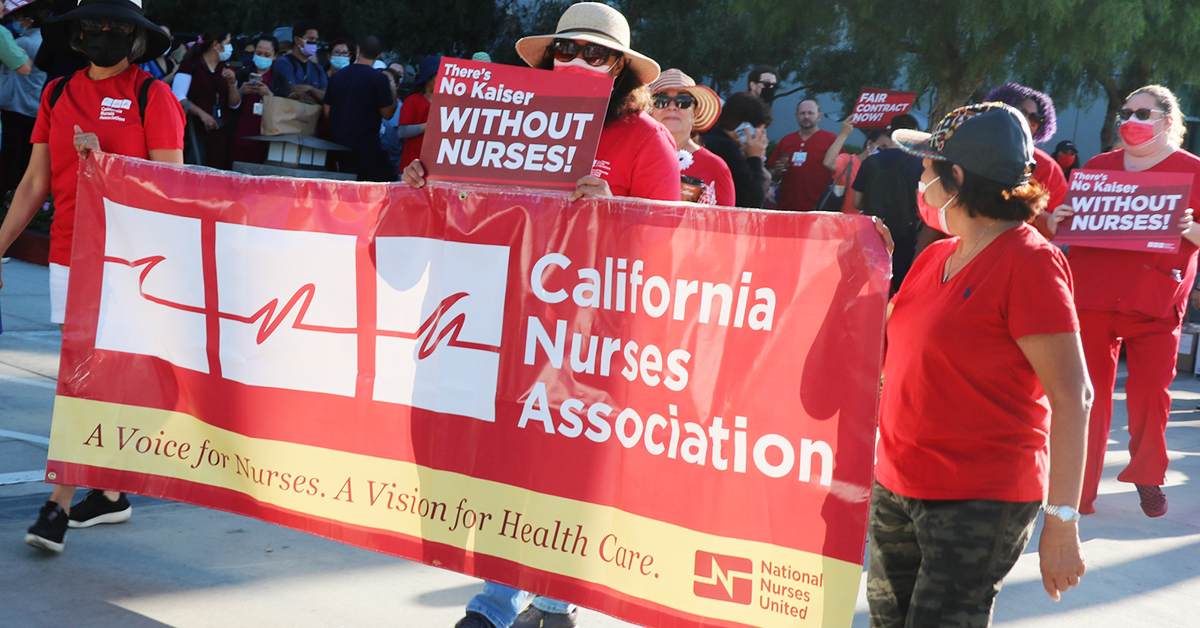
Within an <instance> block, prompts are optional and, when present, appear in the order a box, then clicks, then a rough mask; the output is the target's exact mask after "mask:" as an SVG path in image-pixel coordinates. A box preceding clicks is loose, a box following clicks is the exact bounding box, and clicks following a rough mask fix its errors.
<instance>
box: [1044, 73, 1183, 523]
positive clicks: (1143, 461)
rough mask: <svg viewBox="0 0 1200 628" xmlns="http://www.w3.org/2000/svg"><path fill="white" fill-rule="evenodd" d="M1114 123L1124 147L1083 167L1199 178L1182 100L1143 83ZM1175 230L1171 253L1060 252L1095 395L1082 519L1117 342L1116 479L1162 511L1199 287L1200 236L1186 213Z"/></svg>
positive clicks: (1100, 462)
mask: <svg viewBox="0 0 1200 628" xmlns="http://www.w3.org/2000/svg"><path fill="white" fill-rule="evenodd" d="M1120 117H1121V119H1122V120H1124V122H1123V123H1122V124H1121V127H1120V128H1119V129H1118V132H1119V133H1120V134H1121V138H1122V139H1123V140H1124V141H1125V148H1123V149H1121V150H1116V151H1112V152H1109V153H1104V154H1102V155H1097V156H1095V157H1093V158H1092V159H1091V160H1090V161H1088V163H1087V166H1085V167H1086V168H1089V169H1093V170H1126V171H1133V170H1147V171H1151V172H1190V173H1195V174H1196V177H1197V181H1200V159H1198V158H1197V157H1196V156H1195V155H1192V154H1191V153H1189V152H1187V151H1185V150H1183V149H1181V148H1180V145H1181V144H1182V143H1183V134H1184V131H1185V130H1186V128H1185V126H1184V122H1183V114H1182V113H1181V112H1180V111H1179V102H1178V101H1177V100H1176V99H1175V95H1174V94H1172V93H1171V91H1170V90H1168V89H1167V88H1165V87H1162V86H1160V85H1150V86H1148V87H1143V88H1141V89H1139V90H1137V91H1135V92H1133V93H1132V94H1130V95H1129V98H1127V99H1126V101H1125V108H1124V109H1122V110H1121V112H1120ZM1188 207H1191V208H1196V207H1200V185H1193V186H1192V197H1191V199H1189V203H1188ZM1189 211H1190V210H1189ZM1072 213H1073V212H1072V211H1071V208H1070V207H1069V206H1067V205H1063V206H1061V207H1059V208H1058V209H1056V210H1055V212H1054V216H1053V218H1052V219H1051V223H1052V224H1051V228H1052V229H1057V227H1058V222H1059V221H1060V220H1062V219H1063V218H1065V217H1067V216H1070V215H1071V214H1072ZM1180 227H1181V228H1182V229H1184V232H1183V236H1184V237H1183V242H1182V244H1181V245H1180V247H1179V252H1178V253H1150V252H1142V251H1119V250H1116V249H1101V248H1095V247H1090V246H1075V245H1072V246H1071V250H1070V253H1069V254H1068V256H1067V257H1068V259H1070V261H1071V273H1072V274H1074V276H1075V280H1076V287H1075V307H1076V308H1078V309H1079V327H1080V333H1081V335H1082V336H1083V352H1084V355H1085V356H1087V367H1088V374H1089V375H1091V378H1092V386H1093V387H1094V388H1095V389H1096V398H1097V401H1096V405H1095V407H1094V408H1092V415H1091V419H1090V422H1089V426H1088V458H1087V467H1086V469H1087V473H1086V475H1085V476H1084V483H1083V499H1082V502H1081V505H1080V510H1081V511H1082V512H1084V513H1091V512H1095V503H1094V502H1095V500H1096V493H1097V489H1098V488H1099V485H1100V476H1101V474H1102V472H1103V471H1104V452H1105V450H1106V449H1107V448H1108V431H1109V427H1110V424H1111V423H1112V393H1113V386H1114V383H1115V381H1116V374H1117V359H1118V356H1119V355H1120V352H1121V344H1122V343H1124V344H1125V359H1126V367H1127V368H1128V370H1129V377H1128V378H1127V379H1126V380H1125V394H1126V402H1125V405H1126V408H1127V409H1128V412H1129V455H1130V460H1129V464H1128V465H1126V466H1125V469H1124V470H1123V471H1121V473H1120V474H1119V475H1118V476H1117V479H1118V480H1120V481H1122V482H1130V483H1133V484H1134V485H1135V486H1136V487H1137V491H1138V496H1139V497H1140V498H1141V503H1142V511H1143V512H1145V513H1146V515H1147V516H1150V517H1159V516H1162V515H1163V514H1166V512H1167V498H1166V495H1165V494H1163V492H1162V489H1161V488H1159V487H1160V486H1161V485H1162V484H1163V482H1164V480H1165V479H1166V472H1167V463H1168V460H1167V443H1166V437H1165V432H1166V428H1167V417H1168V415H1169V413H1170V410H1171V395H1170V394H1169V393H1168V392H1167V388H1168V386H1170V385H1171V382H1172V381H1173V380H1174V379H1175V360H1176V353H1177V351H1178V350H1179V333H1180V328H1181V327H1182V325H1183V314H1184V308H1185V307H1186V301H1187V297H1188V292H1189V291H1191V288H1192V286H1193V285H1194V283H1195V281H1196V250H1197V245H1200V230H1198V229H1195V228H1192V218H1191V216H1190V215H1189V216H1187V217H1185V218H1184V221H1183V223H1182V224H1181V225H1180Z"/></svg>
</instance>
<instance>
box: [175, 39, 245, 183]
mask: <svg viewBox="0 0 1200 628" xmlns="http://www.w3.org/2000/svg"><path fill="white" fill-rule="evenodd" d="M232 54H233V40H232V38H231V37H230V35H229V30H228V29H226V28H225V27H224V26H210V27H208V28H207V29H205V30H204V33H203V34H202V35H200V37H199V39H197V40H196V41H195V43H193V44H192V45H191V47H190V48H188V51H187V54H186V55H184V57H183V62H182V63H180V64H179V69H178V70H177V71H176V72H175V80H174V81H173V82H172V83H171V91H173V92H175V97H176V98H178V99H179V101H180V102H181V103H183V106H184V110H185V111H186V112H187V114H188V116H187V117H188V125H187V138H188V144H189V148H188V152H189V153H190V154H186V157H188V163H194V164H199V165H202V166H209V167H211V168H220V169H222V170H228V169H229V168H230V166H231V165H232V162H231V160H230V158H229V145H230V139H231V137H232V133H231V129H230V127H229V124H228V122H229V121H230V120H231V118H232V116H231V112H232V111H233V110H234V109H236V108H238V107H239V106H240V105H241V103H242V94H241V92H239V91H238V86H237V77H236V75H235V74H234V72H233V68H231V67H229V66H228V65H227V64H226V62H227V61H229V57H230V55H232Z"/></svg>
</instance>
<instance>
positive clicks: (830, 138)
mask: <svg viewBox="0 0 1200 628" xmlns="http://www.w3.org/2000/svg"><path fill="white" fill-rule="evenodd" d="M835 140H837V135H834V134H833V133H830V132H829V131H825V130H821V129H818V130H817V132H816V133H813V135H812V137H810V138H808V139H807V140H806V139H804V138H803V137H801V136H800V132H799V131H797V132H795V133H789V134H788V135H785V136H783V139H781V140H779V144H777V145H776V146H775V150H774V151H772V152H771V158H770V159H768V160H767V167H768V168H773V167H775V162H776V160H778V159H782V158H784V157H785V156H786V157H787V158H788V159H789V160H790V161H789V164H788V169H787V170H784V171H783V180H782V181H780V183H779V202H778V203H777V204H776V206H777V207H778V208H779V209H787V210H792V211H811V210H812V209H813V208H814V207H816V206H817V201H819V200H821V194H823V193H824V192H825V190H826V188H828V187H829V183H830V181H833V175H832V174H830V172H829V171H828V170H826V169H825V164H824V161H825V153H827V152H829V147H830V146H833V142H834V141H835Z"/></svg>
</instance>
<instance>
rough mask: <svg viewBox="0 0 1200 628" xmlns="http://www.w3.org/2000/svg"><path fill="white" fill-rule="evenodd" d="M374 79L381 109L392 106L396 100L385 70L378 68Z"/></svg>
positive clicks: (377, 102) (377, 101)
mask: <svg viewBox="0 0 1200 628" xmlns="http://www.w3.org/2000/svg"><path fill="white" fill-rule="evenodd" d="M334 76H336V75H334ZM372 80H373V81H375V93H376V94H378V99H377V100H376V104H377V105H379V108H380V109H384V108H386V107H391V106H392V104H393V102H394V101H393V100H392V84H391V83H389V82H388V80H387V77H386V76H384V75H383V72H380V71H378V70H376V71H375V76H374V77H373V79H372Z"/></svg>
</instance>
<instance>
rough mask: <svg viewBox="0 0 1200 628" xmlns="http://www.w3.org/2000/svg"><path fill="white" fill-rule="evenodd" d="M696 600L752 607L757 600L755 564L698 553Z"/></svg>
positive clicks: (736, 558) (736, 557)
mask: <svg viewBox="0 0 1200 628" xmlns="http://www.w3.org/2000/svg"><path fill="white" fill-rule="evenodd" d="M692 593H694V594H695V595H696V597H703V598H708V599H710V600H717V601H720V602H733V603H735V604H745V605H747V606H749V605H750V602H752V601H753V599H754V562H753V561H751V560H750V559H749V558H742V557H740V556H726V555H725V554H713V553H712V552H705V551H703V550H696V581H695V582H694V583H693V584H692Z"/></svg>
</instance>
